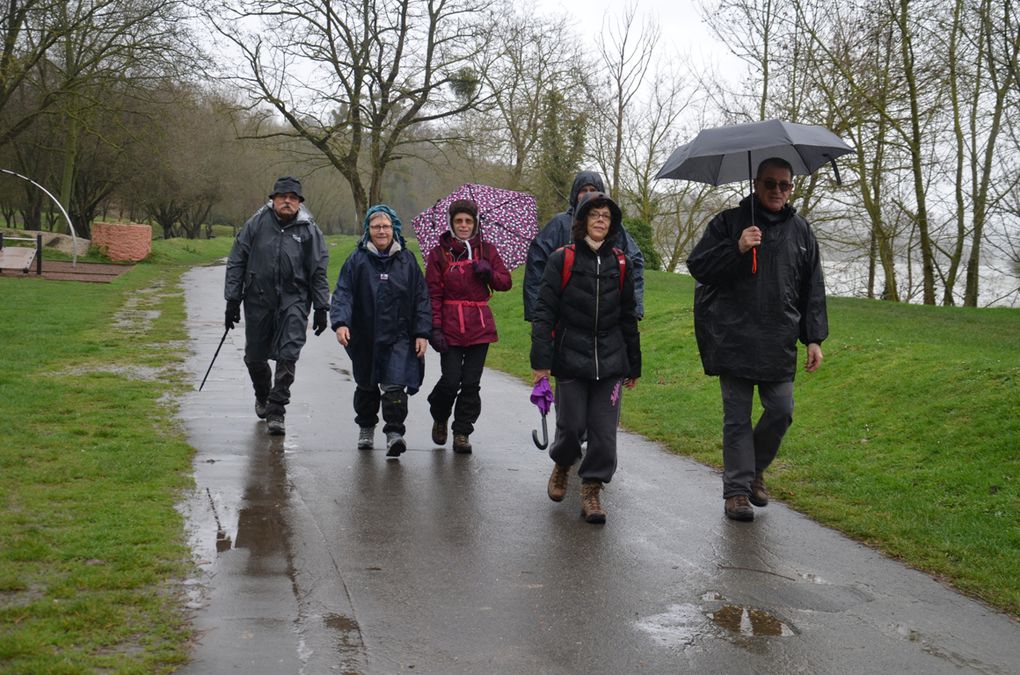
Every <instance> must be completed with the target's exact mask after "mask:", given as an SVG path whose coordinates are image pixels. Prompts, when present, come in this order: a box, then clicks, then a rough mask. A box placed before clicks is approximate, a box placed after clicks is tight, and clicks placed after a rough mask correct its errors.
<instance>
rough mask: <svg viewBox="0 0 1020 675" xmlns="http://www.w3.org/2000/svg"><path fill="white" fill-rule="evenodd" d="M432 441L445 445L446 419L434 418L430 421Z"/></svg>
mask: <svg viewBox="0 0 1020 675" xmlns="http://www.w3.org/2000/svg"><path fill="white" fill-rule="evenodd" d="M432 442H433V443H435V444H436V445H446V421H445V420H444V421H442V422H440V421H439V420H435V421H434V422H433V423H432Z"/></svg>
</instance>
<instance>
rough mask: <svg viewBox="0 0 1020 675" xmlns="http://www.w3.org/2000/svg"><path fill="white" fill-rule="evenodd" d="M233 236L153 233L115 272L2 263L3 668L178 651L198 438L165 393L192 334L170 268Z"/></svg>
mask: <svg viewBox="0 0 1020 675" xmlns="http://www.w3.org/2000/svg"><path fill="white" fill-rule="evenodd" d="M227 246H229V240H214V241H211V242H191V243H189V242H183V241H173V242H166V243H161V245H160V246H159V247H158V249H157V252H156V254H155V255H154V256H153V258H154V259H156V260H158V261H159V263H158V264H143V265H139V266H137V267H136V268H135V269H134V270H132V271H131V272H130V273H128V274H126V275H124V276H122V277H120V278H119V279H117V280H116V281H114V282H113V283H111V284H82V283H73V282H55V281H44V280H39V279H32V278H28V279H25V278H10V277H5V278H0V295H2V296H3V302H2V303H0V344H2V345H3V359H2V360H0V400H2V401H3V410H4V418H5V421H6V424H7V430H8V435H7V438H6V440H5V442H4V443H3V445H2V448H0V670H3V671H5V672H47V673H50V672H83V671H92V670H105V669H110V670H114V671H117V672H158V671H166V670H169V669H171V668H173V667H174V666H175V665H179V664H180V663H181V662H183V660H184V659H186V657H187V652H186V640H187V638H188V632H187V628H186V624H185V619H184V616H183V614H182V612H181V608H180V604H181V603H180V602H178V599H179V593H178V591H177V589H176V585H175V580H178V579H181V578H183V577H184V576H185V575H186V574H187V565H188V564H189V563H188V560H189V554H188V551H187V548H186V546H185V544H184V540H183V534H182V533H183V528H182V522H181V518H180V516H179V514H178V513H177V512H176V511H175V510H174V503H175V502H176V500H177V498H178V494H179V490H181V489H182V488H184V487H185V486H187V485H188V484H189V483H190V480H191V479H190V468H191V464H190V457H191V448H189V447H188V445H187V444H186V443H185V442H184V438H183V434H182V432H181V430H180V429H179V428H178V427H177V426H176V424H175V422H174V420H173V413H172V410H170V409H169V408H168V407H167V404H166V402H165V399H164V395H165V394H166V393H167V391H166V390H167V384H166V383H167V382H170V383H171V384H170V388H171V390H173V389H177V388H178V387H180V386H181V384H180V382H181V381H180V379H179V378H180V373H178V372H177V371H176V370H175V367H176V366H177V365H178V364H179V363H180V362H181V358H182V354H183V350H184V349H185V345H184V342H183V341H184V339H185V337H186V336H185V334H184V326H183V320H184V303H183V296H182V294H181V293H180V291H179V289H178V288H176V280H177V278H178V277H179V275H180V273H181V272H182V271H183V270H184V269H186V266H187V265H189V264H191V263H194V262H198V261H203V260H208V259H211V258H212V257H216V256H222V255H224V254H225V251H226V247H227ZM157 312H158V315H157ZM156 373H159V377H155V376H154V375H155V374H156Z"/></svg>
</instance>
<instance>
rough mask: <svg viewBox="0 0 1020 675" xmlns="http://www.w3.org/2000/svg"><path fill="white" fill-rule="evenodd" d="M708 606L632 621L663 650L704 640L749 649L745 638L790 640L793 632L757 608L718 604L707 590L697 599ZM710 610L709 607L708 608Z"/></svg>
mask: <svg viewBox="0 0 1020 675" xmlns="http://www.w3.org/2000/svg"><path fill="white" fill-rule="evenodd" d="M701 601H702V602H704V603H706V604H707V605H709V607H706V606H704V605H695V604H692V603H683V604H678V605H671V606H670V607H669V608H668V609H667V610H666V611H665V612H662V613H661V614H656V615H653V616H649V617H646V618H644V619H641V620H639V621H637V622H635V627H636V628H637V629H638V630H640V631H642V632H644V633H647V634H648V635H649V636H650V637H651V638H652V640H654V641H655V642H657V643H659V644H661V645H663V646H667V647H682V648H687V647H693V646H694V645H695V644H696V643H698V642H703V641H704V640H705V639H711V638H722V639H729V640H733V641H735V642H737V643H738V644H744V645H745V646H750V645H751V644H753V643H751V642H749V641H747V638H775V637H791V636H794V635H797V631H796V629H795V628H793V626H791V625H790V624H788V623H787V622H785V621H783V620H782V619H779V618H778V617H776V616H775V615H773V614H771V613H770V612H767V611H765V610H763V609H759V608H757V607H748V606H743V605H732V604H727V605H722V606H720V605H719V604H718V603H720V602H724V601H725V599H724V598H723V596H722V595H720V594H719V593H716V592H714V591H709V592H707V593H705V594H704V595H702V596H701ZM710 607H711V608H710Z"/></svg>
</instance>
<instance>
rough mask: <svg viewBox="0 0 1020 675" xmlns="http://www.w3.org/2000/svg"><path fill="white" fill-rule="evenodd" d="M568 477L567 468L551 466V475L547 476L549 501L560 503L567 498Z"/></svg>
mask: <svg viewBox="0 0 1020 675" xmlns="http://www.w3.org/2000/svg"><path fill="white" fill-rule="evenodd" d="M568 476H570V467H569V466H560V465H559V464H553V470H552V475H551V476H549V499H551V500H553V501H554V502H562V501H563V498H564V497H566V496H567V477H568Z"/></svg>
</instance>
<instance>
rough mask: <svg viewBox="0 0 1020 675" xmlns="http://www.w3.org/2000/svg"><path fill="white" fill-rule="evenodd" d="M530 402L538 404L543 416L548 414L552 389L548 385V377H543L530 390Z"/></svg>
mask: <svg viewBox="0 0 1020 675" xmlns="http://www.w3.org/2000/svg"><path fill="white" fill-rule="evenodd" d="M531 402H532V403H534V404H535V405H537V406H538V410H539V412H541V413H542V415H543V416H545V415H548V414H549V410H550V409H551V408H552V404H553V391H552V388H551V387H550V386H549V378H547V377H543V378H542V379H541V380H539V381H538V384H536V385H535V387H534V389H532V390H531Z"/></svg>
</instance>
